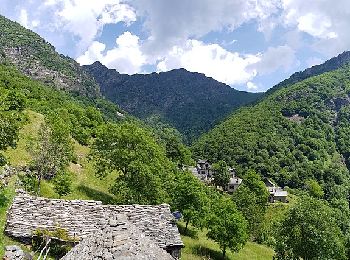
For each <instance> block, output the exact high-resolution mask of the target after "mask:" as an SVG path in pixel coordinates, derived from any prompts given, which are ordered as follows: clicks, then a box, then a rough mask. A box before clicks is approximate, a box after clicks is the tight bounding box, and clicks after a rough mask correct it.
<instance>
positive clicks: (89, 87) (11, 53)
mask: <svg viewBox="0 0 350 260" xmlns="http://www.w3.org/2000/svg"><path fill="white" fill-rule="evenodd" d="M0 28H1V31H0V61H8V62H10V63H13V64H14V65H15V66H16V67H17V68H18V69H19V70H20V71H21V72H22V73H23V74H25V75H27V76H29V77H31V78H33V79H38V80H40V81H42V82H43V83H45V84H47V85H52V86H54V87H56V88H58V89H62V90H66V91H70V92H76V93H79V94H83V95H85V96H89V97H97V96H99V87H98V85H97V83H96V82H95V81H94V80H93V79H92V78H91V77H90V76H89V75H88V74H87V73H86V72H84V70H82V69H81V67H80V65H79V64H78V63H77V62H76V61H75V60H73V59H71V58H69V57H66V56H64V55H60V54H58V53H57V52H56V51H55V48H54V47H53V46H52V45H51V44H50V43H48V42H47V41H45V40H44V39H43V38H41V37H40V36H39V35H37V34H36V33H34V32H32V31H30V30H28V29H26V28H24V27H22V26H21V25H20V24H18V23H16V22H13V21H11V20H9V19H6V18H5V17H4V16H1V15H0Z"/></svg>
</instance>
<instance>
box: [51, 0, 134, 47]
mask: <svg viewBox="0 0 350 260" xmlns="http://www.w3.org/2000/svg"><path fill="white" fill-rule="evenodd" d="M50 4H51V5H52V1H51V3H50ZM55 6H56V8H58V10H56V12H55V14H56V16H57V17H58V19H57V21H58V25H59V26H60V27H63V29H64V30H66V31H69V32H71V33H72V34H73V35H75V36H78V37H79V38H80V42H79V47H80V50H85V49H86V48H87V47H88V46H89V45H90V44H91V42H92V41H93V40H94V39H95V38H96V36H97V35H98V33H99V32H100V31H101V30H102V28H103V26H104V25H105V24H109V23H118V22H125V23H126V24H130V23H131V22H134V21H136V14H135V12H134V11H133V9H132V8H131V7H130V6H128V5H126V4H122V3H120V2H119V0H89V1H86V0H56V3H55Z"/></svg>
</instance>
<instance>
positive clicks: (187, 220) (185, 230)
mask: <svg viewBox="0 0 350 260" xmlns="http://www.w3.org/2000/svg"><path fill="white" fill-rule="evenodd" d="M189 222H190V220H189V219H188V220H187V221H186V227H185V234H187V226H188V223H189Z"/></svg>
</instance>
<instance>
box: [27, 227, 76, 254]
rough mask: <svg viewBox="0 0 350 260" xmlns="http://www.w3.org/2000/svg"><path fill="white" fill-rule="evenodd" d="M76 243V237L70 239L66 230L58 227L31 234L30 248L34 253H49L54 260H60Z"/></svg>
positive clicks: (38, 230) (39, 230)
mask: <svg viewBox="0 0 350 260" xmlns="http://www.w3.org/2000/svg"><path fill="white" fill-rule="evenodd" d="M76 242H77V238H76V237H70V236H69V234H68V232H67V230H66V229H63V228H60V227H56V228H55V229H54V230H47V229H37V230H35V231H34V232H33V238H32V246H33V249H34V250H35V251H36V252H39V253H46V252H49V254H50V255H51V256H53V257H55V259H61V258H62V257H63V256H64V255H66V254H67V253H68V252H69V251H70V250H71V248H72V244H74V243H76ZM45 246H46V247H45Z"/></svg>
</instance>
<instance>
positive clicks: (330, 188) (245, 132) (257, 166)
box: [193, 66, 350, 198]
mask: <svg viewBox="0 0 350 260" xmlns="http://www.w3.org/2000/svg"><path fill="white" fill-rule="evenodd" d="M349 95H350V67H349V66H344V67H342V68H340V69H338V70H335V71H331V72H327V73H323V74H321V75H319V76H315V77H311V78H309V79H306V80H304V81H301V82H299V83H296V84H294V85H291V86H287V87H284V88H281V89H279V90H277V91H275V92H273V93H272V94H270V95H268V96H267V97H265V98H264V99H263V100H261V102H259V103H258V104H256V105H255V106H253V107H247V108H241V109H240V110H239V111H237V112H235V113H233V114H232V115H231V116H230V117H229V118H228V119H227V120H226V121H225V122H223V123H222V124H220V125H218V126H217V127H215V128H214V129H213V130H211V131H210V132H209V133H207V134H205V135H203V136H202V137H201V138H200V139H199V140H198V141H197V142H196V143H195V144H194V145H193V152H194V153H195V154H196V156H197V157H198V158H208V159H211V160H213V161H216V160H220V159H224V160H225V161H227V162H228V163H229V164H231V165H233V166H235V167H236V168H237V169H238V172H242V173H244V172H245V171H247V170H248V169H254V170H255V171H257V172H258V173H260V174H261V175H262V176H265V177H271V178H273V179H275V180H276V181H277V182H278V183H279V184H280V185H282V186H285V185H286V186H290V187H293V188H303V187H304V185H305V181H306V180H310V179H313V180H317V181H318V183H319V184H321V187H322V188H323V189H324V191H325V197H326V198H332V197H339V196H341V197H347V194H348V188H347V187H348V184H349V170H348V169H347V167H346V165H348V166H349V155H350V141H349V140H350V139H349V134H350V97H349Z"/></svg>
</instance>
